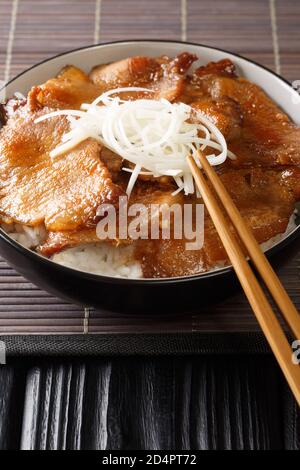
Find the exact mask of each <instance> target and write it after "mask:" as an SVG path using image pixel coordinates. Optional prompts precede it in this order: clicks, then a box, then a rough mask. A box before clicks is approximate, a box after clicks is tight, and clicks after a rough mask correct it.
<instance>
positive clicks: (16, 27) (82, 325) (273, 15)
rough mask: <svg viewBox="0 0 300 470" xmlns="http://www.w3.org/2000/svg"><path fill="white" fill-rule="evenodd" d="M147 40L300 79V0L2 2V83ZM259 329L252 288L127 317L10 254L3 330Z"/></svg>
mask: <svg viewBox="0 0 300 470" xmlns="http://www.w3.org/2000/svg"><path fill="white" fill-rule="evenodd" d="M13 12H15V15H13V16H12V13H13ZM143 38H153V39H160V38H161V39H175V40H176V39H177V40H180V39H182V40H187V41H192V42H199V43H203V44H208V45H212V46H216V47H221V48H225V49H228V50H232V51H234V52H238V53H241V54H243V55H245V56H246V57H249V58H251V59H254V60H256V61H258V62H260V63H262V64H263V65H266V66H268V67H270V68H272V69H273V70H277V71H278V68H279V69H281V73H282V74H283V75H284V76H285V78H287V79H289V80H296V79H300V64H299V47H300V2H299V1H297V0H275V1H274V0H252V1H250V0H249V1H248V0H245V1H244V0H243V1H240V0H227V1H226V2H224V1H222V0H213V1H212V0H210V1H208V0H201V1H198V0H151V1H149V0H85V1H82V0H62V1H61V0H43V1H40V0H0V80H3V79H4V77H5V76H6V77H12V76H14V75H16V74H17V73H19V72H21V71H22V70H24V69H25V68H27V67H29V66H31V65H33V64H34V63H36V62H38V61H40V60H43V59H45V58H47V57H50V56H51V55H54V54H58V53H60V52H63V51H65V50H68V49H74V48H76V47H81V46H84V45H88V44H92V43H93V42H105V41H112V40H124V39H125V40H126V39H143ZM9 52H11V54H10V53H9ZM299 267H300V255H298V258H296V259H294V260H293V261H292V262H291V263H290V264H289V265H288V266H287V267H286V268H284V269H283V270H282V271H281V278H282V279H283V281H284V284H285V286H286V288H287V290H288V292H289V294H290V295H291V296H292V298H293V300H294V302H295V303H296V305H297V307H298V308H300V283H299V278H300V275H299V273H300V268H299ZM258 330H259V328H258V326H257V324H256V321H255V319H254V317H253V314H252V313H251V311H250V309H249V307H248V304H247V302H246V300H245V299H244V297H243V295H242V294H237V295H235V296H234V297H233V298H231V299H228V300H227V301H226V302H223V303H222V304H219V305H216V306H211V307H206V308H203V309H202V310H201V312H194V313H183V314H182V315H176V316H168V315H165V316H163V317H162V316H159V317H156V316H155V315H153V316H149V315H148V316H147V315H144V314H143V312H141V313H140V315H125V316H124V315H121V314H119V313H116V312H114V313H112V312H105V311H96V310H94V309H84V308H82V307H78V306H74V305H70V304H68V303H66V302H64V301H63V300H60V299H56V298H54V297H53V296H51V295H50V294H48V293H46V292H43V291H41V290H40V289H38V288H37V287H35V286H33V285H32V284H31V283H30V282H28V281H26V280H25V279H24V278H22V276H20V275H18V274H17V273H15V272H14V271H13V270H12V269H11V268H10V267H9V266H8V265H7V264H6V263H5V261H3V260H0V334H40V333H45V334H52V333H56V334H57V333H63V334H67V333H70V334H78V333H145V332H170V333H171V332H193V331H195V332H197V331H202V332H226V331H235V332H239V331H242V332H249V331H258Z"/></svg>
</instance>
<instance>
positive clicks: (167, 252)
mask: <svg viewBox="0 0 300 470" xmlns="http://www.w3.org/2000/svg"><path fill="white" fill-rule="evenodd" d="M221 179H222V181H223V183H224V185H225V187H226V188H227V190H228V191H229V193H230V195H231V197H232V198H233V200H234V201H235V203H236V205H237V207H238V208H239V210H240V212H241V214H242V215H243V217H244V219H245V221H246V222H247V224H248V225H249V226H250V227H251V228H252V230H253V232H254V235H255V238H256V239H257V241H258V242H259V243H263V242H266V241H267V240H269V239H270V238H272V237H274V236H275V235H278V234H281V233H284V232H285V230H286V228H287V225H288V223H289V220H290V217H291V215H292V214H293V211H294V207H295V202H296V201H297V200H299V199H300V170H299V169H298V168H295V167H290V168H288V169H282V170H267V171H264V170H262V169H251V170H232V171H229V172H227V173H224V174H223V175H221ZM233 182H234V184H233ZM197 202H198V203H201V202H202V200H201V199H199V200H198V201H197ZM232 230H233V231H234V229H233V227H232ZM186 242H187V240H185V239H182V240H174V239H171V240H138V241H137V242H136V244H135V256H136V258H137V259H138V260H139V261H140V262H141V264H142V269H143V275H144V277H150V278H151V277H173V276H184V275H192V274H197V273H201V272H205V271H207V270H209V269H211V268H214V267H217V266H222V265H224V264H228V262H229V261H228V258H227V255H226V252H225V249H224V247H223V244H222V242H221V240H220V238H219V236H218V234H217V231H216V229H215V227H214V225H213V223H212V220H211V219H210V217H209V215H208V214H207V213H206V216H205V223H204V245H203V248H202V249H200V250H186Z"/></svg>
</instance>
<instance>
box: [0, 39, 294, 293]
mask: <svg viewBox="0 0 300 470" xmlns="http://www.w3.org/2000/svg"><path fill="white" fill-rule="evenodd" d="M136 43H160V44H178V45H187V46H196V47H197V46H198V47H202V48H205V49H211V50H215V51H219V52H223V53H224V54H230V55H232V56H234V57H238V58H240V59H243V60H245V61H246V62H249V63H251V64H253V65H255V66H256V67H258V68H261V69H264V70H266V71H267V72H269V73H270V74H271V75H273V76H274V77H276V78H277V79H279V80H280V81H281V82H283V83H284V84H285V85H288V87H289V88H290V89H291V90H292V91H294V92H295V93H297V91H296V90H294V89H293V87H292V85H291V83H290V82H289V81H288V80H286V79H285V78H284V77H282V76H281V75H279V74H278V73H276V72H274V71H273V70H271V69H269V68H268V67H266V66H265V65H261V64H259V63H258V62H256V61H255V60H252V59H249V58H246V57H244V56H243V55H241V54H238V53H236V52H232V51H229V50H227V49H223V48H219V47H214V46H209V45H207V44H202V43H196V42H190V41H180V40H169V39H147V38H146V39H128V40H121V41H108V42H103V43H97V44H91V45H87V46H82V47H78V48H76V49H70V50H68V51H64V52H61V53H59V54H56V55H54V56H51V57H48V58H46V59H43V60H41V61H40V62H37V63H36V64H34V65H32V66H30V67H28V68H27V69H25V70H23V71H22V72H20V73H19V74H18V75H16V76H15V77H13V78H11V79H10V80H9V81H8V82H7V83H5V84H4V85H3V86H2V87H1V88H0V92H1V91H2V90H4V89H5V88H7V87H8V85H10V84H12V83H13V82H14V81H16V80H17V79H18V78H20V77H22V76H23V75H25V74H26V73H28V72H30V71H31V70H34V69H35V68H37V67H39V66H40V65H42V64H45V63H47V62H51V61H52V60H54V59H57V58H58V57H62V56H64V55H68V54H72V53H74V52H78V51H84V50H88V49H93V48H97V47H99V46H100V47H102V46H103V47H105V46H109V45H116V46H117V45H119V44H129V45H130V44H132V45H133V44H136ZM297 96H298V93H297ZM298 236H300V225H298V226H297V227H296V228H295V229H293V230H292V231H291V232H290V233H289V234H288V235H287V236H286V237H285V238H283V239H282V240H280V241H279V242H277V243H275V245H273V246H272V247H271V248H269V249H267V250H266V251H265V254H266V256H267V257H269V256H272V255H273V254H275V253H277V252H278V251H281V249H282V248H284V247H285V246H286V245H288V244H289V243H291V242H292V241H293V240H295V239H296V238H297V237H298ZM0 239H2V240H3V241H4V242H5V243H8V245H10V246H11V247H12V248H14V249H16V250H17V251H18V252H19V253H20V254H22V255H25V256H29V257H30V258H31V259H32V260H33V261H36V262H40V263H42V264H44V265H45V266H48V267H52V268H56V269H58V270H60V271H62V272H63V273H65V274H66V275H68V274H72V275H73V276H75V277H81V278H84V279H87V280H91V281H98V282H99V281H102V282H106V283H109V284H131V285H141V284H147V285H160V284H173V283H178V282H180V283H186V282H197V281H199V280H201V279H209V278H211V277H218V276H223V275H226V274H229V273H233V272H234V270H233V267H232V266H231V265H229V266H225V267H220V268H218V269H215V270H211V271H208V272H204V273H197V274H192V275H187V276H177V277H166V278H124V277H116V276H114V277H113V276H105V275H103V274H94V273H89V272H87V271H81V270H77V269H75V268H70V267H68V266H65V265H62V264H59V263H57V262H55V261H53V260H50V259H48V258H45V257H43V256H41V255H40V254H38V253H36V252H35V251H33V250H30V249H29V248H26V247H24V246H23V245H21V244H20V243H18V242H17V241H15V240H14V239H13V238H11V237H10V236H9V234H8V233H6V232H5V231H4V230H3V229H2V228H1V227H0Z"/></svg>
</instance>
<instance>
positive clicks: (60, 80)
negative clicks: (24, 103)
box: [28, 65, 101, 111]
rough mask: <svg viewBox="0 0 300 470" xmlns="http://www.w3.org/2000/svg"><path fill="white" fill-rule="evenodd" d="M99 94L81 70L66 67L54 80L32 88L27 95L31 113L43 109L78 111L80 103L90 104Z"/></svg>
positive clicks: (98, 89) (99, 90) (70, 66)
mask: <svg viewBox="0 0 300 470" xmlns="http://www.w3.org/2000/svg"><path fill="white" fill-rule="evenodd" d="M100 94H101V88H99V87H98V86H97V85H95V84H94V83H93V82H92V81H91V80H90V79H89V77H88V75H86V74H85V73H84V72H83V71H82V70H80V69H78V68H77V67H74V66H73V65H68V66H66V67H64V68H63V69H62V70H61V72H60V73H59V74H58V75H57V77H55V78H50V80H47V82H45V83H44V84H42V85H39V86H35V87H33V88H32V89H31V90H30V92H29V94H28V103H29V106H30V109H31V110H32V111H34V110H36V109H39V108H43V107H45V106H47V107H50V108H61V109H78V108H80V106H81V104H82V103H91V102H92V101H93V100H94V99H95V98H97V96H99V95H100Z"/></svg>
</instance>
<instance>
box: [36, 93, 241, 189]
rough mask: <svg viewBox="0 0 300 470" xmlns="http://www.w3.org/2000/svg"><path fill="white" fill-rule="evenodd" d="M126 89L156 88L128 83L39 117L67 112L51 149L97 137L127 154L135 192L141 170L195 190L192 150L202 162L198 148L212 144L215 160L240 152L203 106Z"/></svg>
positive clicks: (59, 149)
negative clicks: (66, 125)
mask: <svg viewBox="0 0 300 470" xmlns="http://www.w3.org/2000/svg"><path fill="white" fill-rule="evenodd" d="M126 92H149V93H151V92H153V91H152V90H149V89H147V88H140V87H124V88H116V89H114V90H109V91H107V92H105V93H103V94H102V95H100V96H99V97H98V98H96V99H95V100H94V101H93V103H92V104H87V103H83V104H82V106H81V110H58V111H54V112H51V113H48V114H44V115H43V116H40V117H39V118H38V119H36V121H35V122H36V123H39V122H41V121H43V120H45V119H49V118H52V117H55V116H67V118H68V119H69V122H70V130H69V131H68V132H66V133H65V134H64V135H63V137H62V144H61V145H59V146H58V147H56V148H55V149H54V150H52V152H51V153H50V156H51V157H53V158H54V157H57V156H58V155H61V154H63V153H65V152H67V151H69V150H71V149H72V148H74V147H75V146H76V145H78V144H79V143H80V142H82V141H84V140H85V139H87V138H89V137H92V138H94V139H96V140H97V141H99V142H101V143H102V144H103V145H105V146H106V147H107V148H109V149H110V150H112V151H113V152H115V153H117V154H118V155H120V157H122V158H123V159H125V160H127V161H128V162H130V163H132V164H133V165H134V169H133V170H132V169H130V168H123V170H124V171H127V172H130V173H131V176H130V179H129V183H128V187H127V194H128V196H130V194H131V192H132V189H133V187H134V185H135V182H136V180H137V178H138V175H139V174H144V175H152V176H154V177H159V176H171V177H173V178H174V180H175V182H176V184H177V186H178V189H177V190H176V191H174V193H173V194H178V192H180V191H182V190H184V193H185V194H192V193H194V191H195V185H194V181H193V177H192V174H191V172H190V169H189V166H188V164H187V161H186V157H187V155H188V154H192V155H193V157H194V159H195V161H196V163H197V165H198V166H200V163H199V161H198V158H197V150H204V149H205V148H211V149H213V150H215V153H212V154H211V155H208V157H207V159H208V161H209V163H210V164H211V165H220V164H222V163H224V161H225V160H226V158H227V157H229V158H235V155H234V154H233V153H232V152H230V151H229V150H228V149H227V144H226V140H225V138H224V136H223V135H222V133H221V132H220V131H219V129H218V128H217V127H216V126H215V125H214V124H213V123H212V122H211V121H210V120H209V119H208V118H207V117H205V116H203V115H202V114H201V113H200V112H198V111H196V110H194V109H192V108H191V107H190V106H189V105H187V104H184V103H173V104H172V103H170V102H169V101H167V100H166V99H160V100H153V99H145V98H142V99H137V100H134V101H133V100H128V101H124V100H122V99H120V98H119V97H118V96H113V95H119V94H120V93H126Z"/></svg>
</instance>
